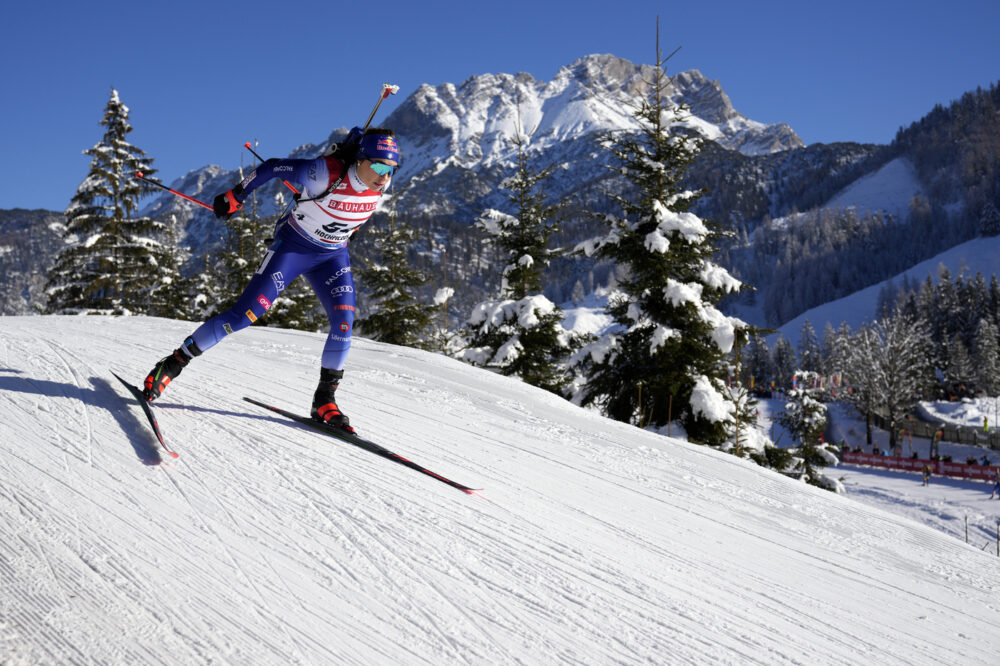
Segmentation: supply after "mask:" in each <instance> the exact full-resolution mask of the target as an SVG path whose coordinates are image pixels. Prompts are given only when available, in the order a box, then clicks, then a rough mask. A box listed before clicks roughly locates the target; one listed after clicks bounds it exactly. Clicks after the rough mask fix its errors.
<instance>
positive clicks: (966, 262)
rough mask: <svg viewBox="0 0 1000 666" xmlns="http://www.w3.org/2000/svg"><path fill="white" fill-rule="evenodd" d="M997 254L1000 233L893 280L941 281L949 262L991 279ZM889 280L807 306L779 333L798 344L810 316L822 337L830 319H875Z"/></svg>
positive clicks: (959, 270)
mask: <svg viewBox="0 0 1000 666" xmlns="http://www.w3.org/2000/svg"><path fill="white" fill-rule="evenodd" d="M997 257H1000V236H990V237H987V238H976V239H973V240H970V241H966V242H965V243H962V244H961V245H956V246H955V247H953V248H949V249H948V250H945V251H944V252H942V253H941V254H939V255H937V256H935V257H933V258H931V259H928V260H926V261H922V262H920V263H919V264H916V265H915V266H913V267H912V268H909V269H907V270H905V271H903V272H902V273H900V274H899V275H897V276H895V277H893V278H891V280H892V281H893V282H894V284H896V285H897V286H899V285H900V284H902V280H903V277H904V276H907V277H909V278H910V279H911V280H917V281H918V282H923V281H924V280H926V279H927V277H928V276H930V278H931V280H932V281H934V282H937V281H938V269H939V267H941V266H945V267H946V268H947V269H948V271H949V272H950V273H951V276H952V279H955V278H956V277H957V276H959V275H964V276H965V277H966V278H968V277H970V276H973V275H975V274H976V273H977V272H978V273H982V274H983V276H984V277H985V278H986V280H987V282H988V281H989V278H990V276H992V275H993V274H995V273H997ZM889 281H890V280H885V281H884V282H880V283H878V284H875V285H872V286H871V287H867V288H865V289H862V290H861V291H856V292H854V293H853V294H850V295H849V296H845V297H843V298H839V299H837V300H835V301H830V302H829V303H824V304H823V305H818V306H816V307H814V308H812V309H811V310H807V311H806V312H803V313H802V314H800V315H799V316H798V317H796V318H795V319H792V320H791V321H789V322H788V323H786V324H784V325H783V326H781V327H780V328H778V329H777V330H778V333H780V334H781V335H783V336H785V337H786V338H787V339H788V340H789V341H790V342H791V343H792V346H793V347H796V348H797V347H798V344H799V337H800V335H801V333H802V324H803V323H804V322H805V320H806V319H808V320H809V322H810V323H811V324H812V326H813V329H815V331H816V334H817V335H818V336H820V337H822V335H823V328H824V327H825V326H826V324H827V322H829V323H830V325H831V326H833V327H834V328H837V327H838V326H840V324H841V322H845V321H846V322H847V323H848V325H849V326H850V327H851V329H852V330H857V329H858V327H859V326H860V325H861V324H863V323H865V322H868V321H871V320H872V319H874V317H875V308H876V306H877V304H878V295H879V292H880V291H881V290H882V288H883V287H884V286H885V285H886V284H888V283H889ZM777 336H778V334H777V333H775V334H773V335H771V336H769V337H768V341H767V342H768V344H769V345H771V346H773V343H774V341H775V340H776V339H777Z"/></svg>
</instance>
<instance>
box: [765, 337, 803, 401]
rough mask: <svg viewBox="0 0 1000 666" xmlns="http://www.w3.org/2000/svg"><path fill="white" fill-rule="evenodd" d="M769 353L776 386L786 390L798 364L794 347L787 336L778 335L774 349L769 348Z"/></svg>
mask: <svg viewBox="0 0 1000 666" xmlns="http://www.w3.org/2000/svg"><path fill="white" fill-rule="evenodd" d="M771 355H772V361H771V367H772V368H773V369H774V381H775V383H776V385H777V388H779V389H781V390H786V389H788V388H789V387H791V385H792V380H793V379H794V378H795V371H796V370H797V369H798V364H797V363H796V361H795V349H794V348H793V347H792V343H791V342H789V340H788V338H786V337H785V336H783V335H779V336H778V339H777V341H776V342H775V343H774V349H773V350H771Z"/></svg>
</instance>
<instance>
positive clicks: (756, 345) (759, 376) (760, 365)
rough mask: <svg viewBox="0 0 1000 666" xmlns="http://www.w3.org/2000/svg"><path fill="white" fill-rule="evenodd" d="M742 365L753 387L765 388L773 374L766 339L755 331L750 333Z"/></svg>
mask: <svg viewBox="0 0 1000 666" xmlns="http://www.w3.org/2000/svg"><path fill="white" fill-rule="evenodd" d="M743 365H744V367H745V368H746V371H747V374H748V376H749V377H750V378H752V381H751V384H752V386H753V387H754V388H759V389H764V388H766V387H767V386H768V385H769V382H770V381H771V378H772V377H773V376H774V371H773V370H772V368H771V355H770V352H769V351H768V348H767V339H766V338H765V337H764V336H763V335H761V334H760V333H758V332H757V331H751V333H750V342H749V343H748V344H747V352H746V360H745V362H744V364H743Z"/></svg>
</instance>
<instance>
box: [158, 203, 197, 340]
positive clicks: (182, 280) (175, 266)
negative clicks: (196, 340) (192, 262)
mask: <svg viewBox="0 0 1000 666" xmlns="http://www.w3.org/2000/svg"><path fill="white" fill-rule="evenodd" d="M178 236H179V230H178V223H177V216H176V215H173V214H171V215H170V218H169V220H168V221H167V222H166V224H164V234H163V242H164V243H163V264H162V265H161V266H160V270H159V284H158V285H157V286H156V288H155V289H153V290H152V291H151V293H150V305H149V309H148V311H147V314H149V315H151V316H154V317H168V318H172V319H187V320H194V319H198V316H197V314H198V313H197V312H196V311H195V309H194V308H193V307H192V306H191V292H193V291H194V281H193V280H192V279H190V278H187V277H185V276H184V275H183V274H182V273H181V266H183V265H184V261H185V258H186V257H185V255H186V254H187V252H186V250H185V249H184V248H182V247H180V244H179V240H178Z"/></svg>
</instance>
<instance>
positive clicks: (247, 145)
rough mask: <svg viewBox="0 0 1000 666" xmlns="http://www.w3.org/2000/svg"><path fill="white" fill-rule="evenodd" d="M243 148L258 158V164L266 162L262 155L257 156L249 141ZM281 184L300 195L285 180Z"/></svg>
mask: <svg viewBox="0 0 1000 666" xmlns="http://www.w3.org/2000/svg"><path fill="white" fill-rule="evenodd" d="M243 147H244V148H246V149H247V150H249V151H250V152H251V153H253V156H254V157H256V158H257V161H258V162H260V163H261V164H263V163H264V160H263V159H262V158H261V156H260V155H258V154H257V151H256V150H254V149H253V146H251V145H250V142H249V141H247V142H246V143H244V144H243ZM281 182H283V183H284V184H285V187H287V188H288V189H290V190H291V191H292V192H295V193H296V194H298V193H299V191H298V190H297V189H295V186H294V185H292V184H291V183H289V182H288V181H287V180H285V179H284V178H282V179H281Z"/></svg>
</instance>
